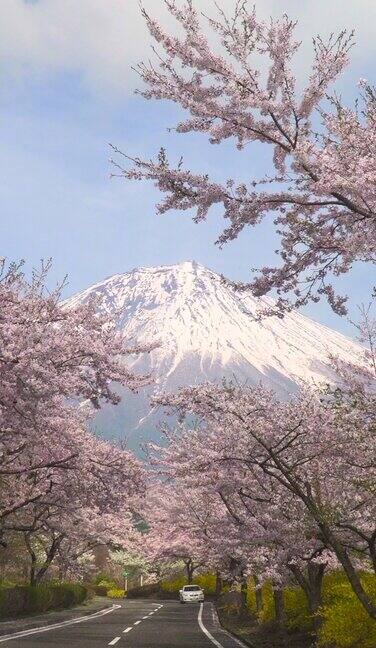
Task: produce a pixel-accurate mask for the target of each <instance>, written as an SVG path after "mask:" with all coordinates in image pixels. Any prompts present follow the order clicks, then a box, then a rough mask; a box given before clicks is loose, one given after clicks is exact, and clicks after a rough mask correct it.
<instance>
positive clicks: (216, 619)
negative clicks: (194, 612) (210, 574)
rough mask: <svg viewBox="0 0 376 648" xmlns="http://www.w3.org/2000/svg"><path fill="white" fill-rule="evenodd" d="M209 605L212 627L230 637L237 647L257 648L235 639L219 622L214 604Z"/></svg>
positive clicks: (237, 638)
mask: <svg viewBox="0 0 376 648" xmlns="http://www.w3.org/2000/svg"><path fill="white" fill-rule="evenodd" d="M211 605H212V614H213V621H214V625H215V626H216V628H217V629H218V630H221V632H223V633H224V634H226V635H227V636H228V637H231V639H233V641H235V642H236V643H237V644H238V645H239V646H242V648H258V647H257V646H256V645H255V644H250V643H245V642H244V641H242V639H239V637H237V636H236V635H235V634H234V633H233V632H230V630H227V628H225V627H224V626H223V625H222V623H221V621H220V618H219V615H218V612H217V608H216V605H215V603H212V604H211Z"/></svg>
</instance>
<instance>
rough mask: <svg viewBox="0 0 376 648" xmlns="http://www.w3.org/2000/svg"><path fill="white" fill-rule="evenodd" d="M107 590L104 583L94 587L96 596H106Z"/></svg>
mask: <svg viewBox="0 0 376 648" xmlns="http://www.w3.org/2000/svg"><path fill="white" fill-rule="evenodd" d="M107 591H108V589H107V587H105V586H104V585H96V586H95V587H94V592H95V593H96V595H97V596H107Z"/></svg>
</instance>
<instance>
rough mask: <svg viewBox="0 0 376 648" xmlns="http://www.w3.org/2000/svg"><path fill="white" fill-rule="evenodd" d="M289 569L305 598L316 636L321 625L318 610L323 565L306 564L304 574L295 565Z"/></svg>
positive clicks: (323, 571)
mask: <svg viewBox="0 0 376 648" xmlns="http://www.w3.org/2000/svg"><path fill="white" fill-rule="evenodd" d="M290 569H291V571H292V573H293V574H294V577H295V580H296V582H297V583H298V585H300V587H301V588H302V590H303V591H304V593H305V595H306V597H307V602H308V609H309V611H310V614H311V616H312V620H313V627H314V630H315V633H316V635H317V634H318V632H319V630H320V628H321V625H322V617H321V615H320V613H319V610H320V607H321V603H322V582H323V578H324V573H325V565H320V564H318V563H315V562H308V564H307V572H306V574H304V573H303V572H302V571H301V570H300V569H299V567H297V566H296V565H291V566H290Z"/></svg>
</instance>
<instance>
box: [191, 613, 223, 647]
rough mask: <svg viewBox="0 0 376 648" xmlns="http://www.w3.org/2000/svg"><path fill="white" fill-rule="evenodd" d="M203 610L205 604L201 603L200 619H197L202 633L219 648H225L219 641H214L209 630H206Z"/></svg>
mask: <svg viewBox="0 0 376 648" xmlns="http://www.w3.org/2000/svg"><path fill="white" fill-rule="evenodd" d="M203 608H204V604H203V603H200V609H199V612H198V619H197V620H198V625H199V626H200V628H201V630H202V632H203V633H204V634H205V635H206V636H207V638H208V639H210V641H211V642H212V643H213V644H214V645H215V646H217V648H223V646H222V644H221V643H219V641H217V640H216V639H214V637H213V635H211V634H210V632H209V630H207V628H205V626H204V624H203V622H202V610H203Z"/></svg>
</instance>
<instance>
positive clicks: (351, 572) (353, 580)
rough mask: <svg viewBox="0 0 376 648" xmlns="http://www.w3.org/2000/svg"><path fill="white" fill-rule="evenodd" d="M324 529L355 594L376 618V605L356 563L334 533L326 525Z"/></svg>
mask: <svg viewBox="0 0 376 648" xmlns="http://www.w3.org/2000/svg"><path fill="white" fill-rule="evenodd" d="M322 530H323V532H324V534H325V535H326V537H327V539H328V541H329V542H328V544H330V545H331V547H332V548H333V550H334V552H335V554H336V556H337V558H338V560H339V562H340V563H341V565H342V567H343V569H344V572H345V574H346V576H347V578H348V579H349V582H350V585H351V587H352V589H353V592H354V594H356V596H357V597H358V599H359V601H360V603H361V604H362V606H363V607H364V609H365V610H366V612H367V613H368V614H369V616H370V617H371V619H375V620H376V606H375V605H374V604H373V603H372V600H371V599H370V597H369V596H368V594H367V593H366V591H365V590H364V588H363V585H362V582H361V580H360V578H359V575H358V573H357V572H356V570H355V568H354V565H353V564H352V562H351V560H350V558H349V556H348V554H347V551H346V549H344V547H343V546H342V544H341V543H340V542H338V541H337V540H336V538H335V537H334V536H333V534H332V533H331V532H330V530H329V529H327V528H326V527H325V528H322Z"/></svg>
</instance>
